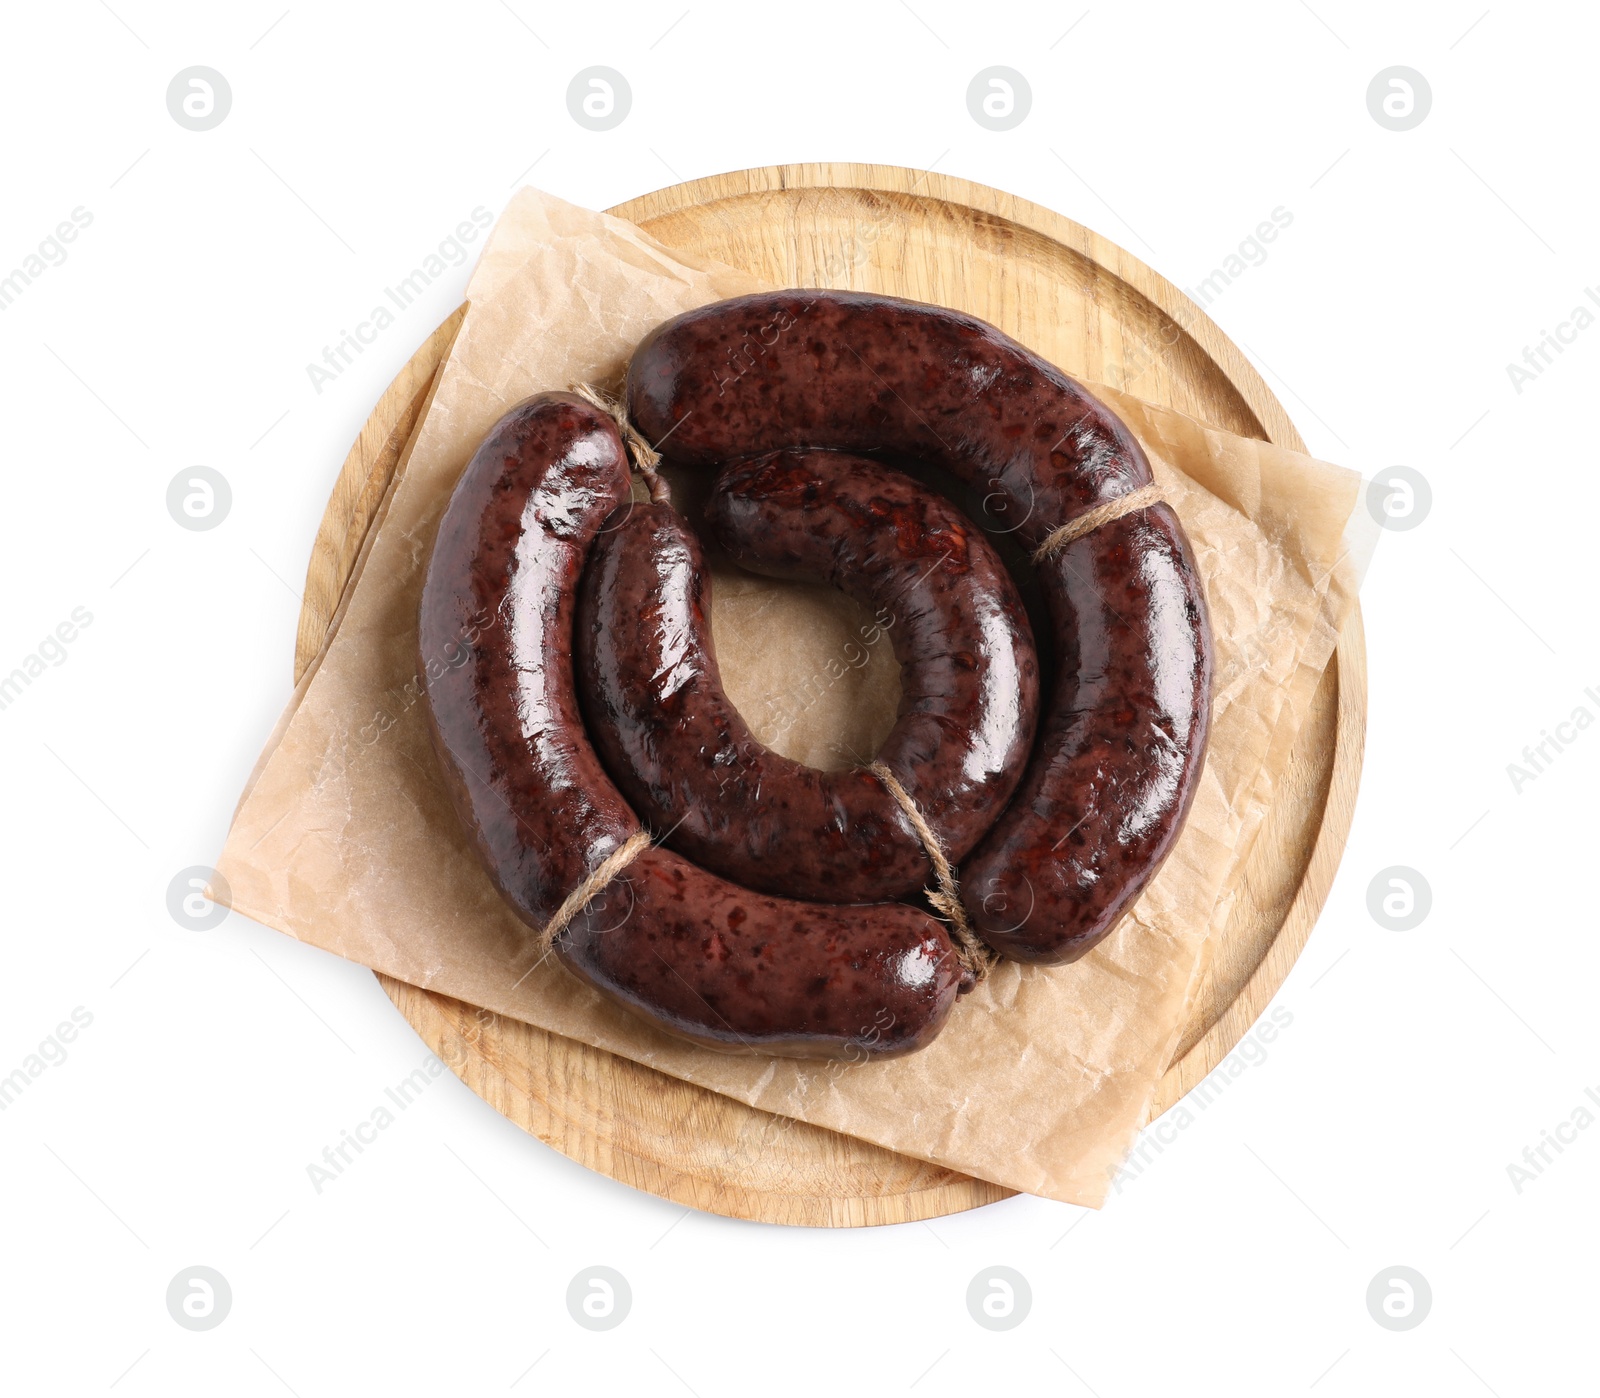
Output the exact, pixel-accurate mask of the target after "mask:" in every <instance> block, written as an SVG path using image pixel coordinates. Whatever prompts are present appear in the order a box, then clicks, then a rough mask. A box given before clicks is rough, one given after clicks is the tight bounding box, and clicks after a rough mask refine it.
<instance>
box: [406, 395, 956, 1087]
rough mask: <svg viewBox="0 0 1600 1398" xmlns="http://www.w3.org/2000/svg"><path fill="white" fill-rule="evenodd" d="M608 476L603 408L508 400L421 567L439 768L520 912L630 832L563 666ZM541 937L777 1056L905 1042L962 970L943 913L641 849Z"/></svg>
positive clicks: (880, 1051) (659, 1007)
mask: <svg viewBox="0 0 1600 1398" xmlns="http://www.w3.org/2000/svg"><path fill="white" fill-rule="evenodd" d="M628 492H629V482H628V467H627V460H626V457H625V455H624V451H623V446H622V442H621V440H620V438H619V437H618V435H617V431H616V426H615V424H614V423H613V422H612V421H611V419H610V418H609V417H606V416H605V415H604V414H602V413H600V412H598V411H597V410H596V409H594V408H593V407H591V406H590V405H589V404H588V403H586V402H585V401H584V400H582V399H581V398H578V397H576V396H574V395H571V394H565V393H547V394H541V395H539V396H538V397H535V398H531V399H528V400H527V401H526V402H524V403H521V404H519V405H518V406H517V407H515V408H513V409H512V410H511V411H510V412H508V413H507V414H506V415H505V416H504V417H503V418H501V420H500V421H499V422H498V423H497V424H496V425H495V427H494V428H493V429H492V430H491V431H490V433H489V435H488V436H487V437H486V438H485V439H484V441H483V443H482V445H481V446H480V447H479V448H478V450H477V452H476V453H475V454H474V456H473V458H472V460H471V461H470V462H469V463H468V465H467V468H466V471H465V473H464V474H463V476H462V478H461V480H460V482H459V483H458V485H457V487H456V490H455V493H454V494H453V495H452V497H451V500H450V503H449V506H448V507H447V509H446V511H445V514H444V518H443V520H442V521H441V523H440V526H439V531H438V534H437V537H436V540H435V543H434V547H433V553H432V556H431V558H430V560H429V563H428V571H427V576H426V579H425V582H424V586H423V595H422V611H421V618H420V626H419V648H420V658H421V662H422V665H421V673H422V674H423V676H424V683H425V692H426V694H427V699H428V712H429V716H430V721H431V724H432V727H433V735H434V740H435V745H436V747H437V749H438V753H439V757H440V760H441V766H442V767H443V769H444V772H445V776H446V782H447V785H448V787H449V790H450V792H451V796H452V798H453V800H454V802H455V804H456V807H457V810H458V812H459V813H460V815H461V818H462V820H463V822H464V823H465V825H466V828H467V829H468V830H469V831H470V832H471V834H472V837H473V839H474V842H475V844H476V846H477V849H478V852H479V854H480V856H481V858H482V860H483V863H484V865H485V867H486V868H487V869H488V871H489V874H490V877H491V878H492V879H493V880H494V882H495V884H496V885H497V887H498V888H499V889H500V891H501V893H502V894H503V895H504V896H505V898H506V899H507V901H508V902H509V903H510V905H511V906H512V908H513V909H515V911H516V912H517V914H518V915H519V916H520V917H521V918H522V920H523V921H524V922H526V923H527V924H528V925H529V926H530V927H533V928H535V929H541V928H543V927H544V926H545V925H546V924H547V923H548V922H549V921H550V919H551V917H552V916H553V915H554V913H555V912H556V910H557V908H558V907H559V906H560V905H561V903H562V901H563V900H564V899H565V898H566V896H567V895H568V894H569V893H570V892H571V891H572V890H573V889H575V888H577V887H579V886H580V884H582V882H583V881H584V879H585V878H586V877H587V876H588V874H589V873H590V872H591V871H592V870H594V869H596V868H597V867H598V866H599V865H600V864H601V862H602V861H603V860H604V859H605V858H606V857H607V856H608V855H610V854H611V853H613V852H614V851H616V850H617V849H618V848H619V847H620V846H621V845H623V844H625V843H626V842H627V841H628V840H629V839H631V838H632V837H633V836H634V835H635V834H636V833H637V832H638V831H639V829H640V825H639V822H638V819H637V818H636V817H635V815H634V813H633V812H632V811H631V810H630V809H629V808H628V805H627V803H626V802H625V801H624V800H623V799H622V796H621V794H620V793H619V792H618V791H617V789H616V787H615V786H614V785H613V784H612V783H611V781H610V779H609V778H608V777H607V776H606V774H605V771H604V769H603V768H602V767H601V765H600V761H599V759H598V757H597V756H596V755H595V752H594V749H593V747H592V746H591V745H590V743H589V740H588V737H587V735H586V734H585V732H584V730H583V726H582V722H581V715H580V711H579V707H578V702H577V696H576V693H575V691H574V688H573V680H572V624H573V605H574V598H575V593H576V587H577V581H578V577H579V574H580V572H581V570H582V567H583V563H584V559H585V557H586V555H587V553H588V551H589V547H590V544H591V542H592V541H593V539H594V537H595V535H596V533H597V532H598V530H599V529H600V527H601V523H602V521H603V520H604V519H605V518H606V516H607V515H608V514H610V513H611V512H612V511H613V510H614V509H615V508H616V506H617V505H618V504H620V503H621V502H622V501H623V500H625V499H626V498H627V496H628ZM554 949H555V952H556V955H557V956H558V957H559V958H560V959H561V961H562V962H563V963H564V964H565V965H566V966H568V967H569V968H570V969H571V970H572V971H574V972H575V973H576V974H577V975H579V976H581V977H582V978H584V979H585V980H587V981H588V982H589V983H590V984H592V985H593V986H595V987H596V988H597V989H598V990H600V991H602V992H603V993H605V994H606V995H608V996H610V997H611V998H613V999H615V1000H617V1001H619V1002H621V1003H622V1004H624V1005H626V1006H627V1007H628V1008H630V1009H631V1010H633V1011H634V1012H635V1013H637V1014H639V1015H640V1016H642V1017H643V1018H645V1019H647V1020H649V1021H650V1022H651V1023H653V1024H655V1025H656V1026H657V1027H659V1028H661V1029H664V1030H667V1031H669V1032H671V1033H674V1034H677V1035H680V1036H682V1037H684V1038H687V1039H690V1040H692V1041H694V1042H696V1043H699V1044H703V1045H705V1046H707V1047H710V1048H716V1049H722V1050H727V1051H733V1052H740V1051H748V1052H761V1053H772V1054H781V1055H788V1056H795V1057H888V1056H892V1055H894V1054H899V1053H906V1052H910V1051H911V1050H913V1049H916V1048H920V1047H921V1046H922V1045H923V1044H925V1043H927V1042H929V1041H930V1040H931V1039H932V1038H933V1037H934V1036H935V1035H936V1034H937V1033H938V1032H939V1029H940V1028H941V1027H942V1026H943V1024H944V1021H945V1019H946V1018H947V1017H948V1015H949V1012H950V1007H951V1005H952V1004H953V1002H954V1000H955V997H956V994H957V993H958V990H959V989H960V988H961V986H962V984H963V982H964V977H963V973H962V972H961V970H960V968H959V967H958V965H957V962H956V959H955V957H954V955H953V953H952V950H951V946H950V941H949V938H948V936H947V935H946V934H945V932H944V929H943V928H942V927H941V926H940V924H939V923H938V922H936V921H935V920H934V919H932V918H931V917H929V916H927V915H926V914H924V913H922V912H920V911H918V910H917V909H914V908H909V907H901V906H899V905H892V904H891V905H886V906H881V907H877V906H875V907H854V908H839V907H833V906H825V905H819V904H812V903H801V902H795V901H791V900H787V899H779V898H771V897H768V896H766V895H763V894H760V893H755V892H751V891H749V890H746V889H741V888H737V887H734V886H733V885H731V884H729V883H726V882H725V881H723V880H721V879H719V878H717V877H715V876H714V875H712V874H709V873H706V872H705V871H703V870H701V869H698V868H696V867H695V866H694V865H692V864H690V863H688V862H687V861H686V860H684V859H683V858H681V857H680V856H678V855H676V854H673V853H672V852H670V851H668V850H663V849H658V848H654V847H651V848H647V849H645V850H644V852H643V853H641V854H640V855H639V856H638V857H637V858H636V859H635V860H634V861H633V862H632V863H631V864H630V865H629V866H628V867H627V868H626V869H625V870H624V871H623V872H622V873H621V874H619V875H618V876H617V877H616V878H614V879H613V880H611V882H610V883H608V884H607V885H606V886H605V887H604V888H603V889H602V890H601V891H600V892H599V893H598V894H597V895H596V896H595V897H594V898H593V899H591V901H590V902H589V903H588V905H587V906H586V907H584V908H583V909H582V910H580V911H579V913H578V914H577V915H576V916H575V917H574V918H573V919H572V920H571V921H570V922H569V923H568V924H567V926H566V927H565V929H563V931H562V932H561V934H560V935H559V936H558V937H557V939H556V942H555V948H554ZM522 973H525V968H523V967H508V968H507V975H508V979H513V978H514V977H515V976H516V975H518V974H522Z"/></svg>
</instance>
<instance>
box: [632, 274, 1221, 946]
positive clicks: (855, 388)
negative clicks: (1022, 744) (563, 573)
mask: <svg viewBox="0 0 1600 1398" xmlns="http://www.w3.org/2000/svg"><path fill="white" fill-rule="evenodd" d="M625 401H626V409H627V415H628V418H629V419H630V420H631V423H632V425H633V427H634V428H635V429H637V430H638V431H639V432H640V433H642V434H643V435H644V436H645V437H646V438H647V439H648V440H649V441H652V442H654V443H655V444H656V446H657V447H658V448H661V449H663V450H664V451H665V452H666V454H667V455H668V457H669V458H670V460H671V461H673V462H675V463H678V464H680V465H689V466H696V465H697V466H706V467H720V466H721V465H723V463H725V462H729V461H734V460H737V459H739V458H743V457H748V456H754V455H758V454H762V453H767V452H772V451H781V450H793V449H806V448H815V449H822V450H832V451H845V452H858V453H862V454H866V455H871V454H873V453H880V454H881V453H889V452H892V453H905V454H910V455H912V456H915V457H919V458H921V459H924V460H928V461H932V462H934V463H937V464H938V465H941V466H943V467H945V468H946V469H947V470H949V471H951V472H953V473H954V474H955V475H956V476H958V477H959V478H961V479H962V480H964V481H965V482H967V483H968V484H969V485H970V486H972V487H974V488H975V489H977V490H979V491H982V492H985V511H986V512H987V513H988V514H989V515H990V516H991V522H992V523H993V525H994V527H995V528H996V529H999V530H1003V531H1005V532H1010V533H1012V534H1014V535H1015V536H1016V537H1017V538H1018V539H1019V540H1020V541H1021V542H1022V543H1023V544H1024V545H1025V546H1026V547H1028V548H1029V549H1031V550H1033V551H1034V557H1035V561H1036V567H1037V572H1038V577H1039V581H1040V583H1041V585H1042V588H1043V591H1044V595H1045V599H1046V602H1047V605H1048V609H1049V613H1050V619H1051V623H1052V628H1053V631H1054V638H1053V639H1054V642H1055V659H1056V673H1055V680H1054V687H1053V691H1052V694H1051V699H1050V705H1049V711H1048V712H1047V714H1046V716H1045V720H1044V723H1043V726H1042V731H1041V733H1040V735H1039V739H1038V742H1037V744H1036V746H1035V749H1034V753H1033V757H1032V760H1031V762H1030V763H1029V765H1028V768H1027V770H1026V772H1025V773H1024V775H1023V778H1022V782H1021V785H1020V786H1019V787H1018V789H1017V791H1016V794H1015V796H1014V797H1013V798H1012V800H1011V803H1010V805H1009V806H1008V807H1007V809H1006V810H1005V812H1004V814H1003V815H1002V816H1001V817H1000V819H999V821H998V823H997V824H996V825H995V826H994V827H993V828H992V829H991V830H990V831H989V833H988V834H987V835H986V836H985V837H984V838H983V839H982V840H981V841H980V842H979V844H978V846H977V848H976V849H975V850H974V851H973V852H972V854H971V855H970V856H969V857H968V858H967V859H966V860H965V861H964V864H963V868H962V875H963V888H962V898H963V902H964V904H965V907H966V910H967V913H968V915H969V917H970V918H971V920H972V922H973V924H974V925H975V926H976V927H977V928H978V929H979V931H980V932H981V933H982V934H983V936H984V938H985V940H986V941H988V942H989V944H990V945H991V946H993V947H994V948H995V949H996V950H998V951H1000V952H1002V953H1003V954H1005V955H1007V956H1010V957H1013V958H1015V959H1017V960H1021V961H1030V962H1046V963H1054V962H1064V961H1071V960H1074V959H1076V958H1077V957H1079V956H1081V955H1083V953H1084V952H1086V951H1087V950H1088V949H1089V948H1091V947H1092V946H1094V945H1095V944H1096V943H1097V942H1098V941H1099V940H1100V939H1101V938H1102V937H1104V936H1105V935H1106V933H1107V932H1109V931H1110V929H1111V928H1112V927H1113V926H1114V925H1115V923H1116V921H1117V920H1118V918H1119V917H1121V915H1122V913H1123V912H1124V911H1126V909H1127V908H1128V907H1129V906H1130V905H1131V904H1132V902H1133V901H1134V899H1136V898H1137V897H1138V895H1139V893H1140V892H1141V891H1142V890H1143V888H1144V886H1145V885H1146V884H1147V883H1148V882H1149V880H1150V878H1151V877H1152V876H1153V875H1154V873H1155V871H1156V870H1157V869H1158V868H1159V867H1160V865H1161V863H1162V861H1163V860H1164V859H1165V858H1166V856H1167V854H1168V853H1169V851H1170V850H1171V848H1172V845H1173V843H1174V841H1175V840H1176V838H1177V834H1178V831H1179V829H1180V828H1181V826H1182V823H1183V818H1184V816H1185V815H1186V814H1187V811H1188V808H1189V805H1190V802H1191V801H1192V800H1193V797H1194V793H1195V789H1196V787H1197V785H1198V781H1199V776H1200V772H1201V768H1202V766H1203V763H1204V757H1205V748H1206V740H1207V737H1208V734H1209V728H1210V693H1211V677H1212V651H1211V638H1210V630H1209V625H1208V622H1207V617H1206V607H1205V597H1204V592H1203V589H1202V587H1201V583H1200V577H1199V572H1198V569H1197V568H1196V565H1195V560H1194V556H1193V552H1192V550H1191V549H1190V546H1189V542H1188V539H1187V538H1186V537H1185V535H1184V532H1183V529H1182V526H1181V525H1180V524H1179V523H1178V519H1177V516H1176V515H1175V514H1174V513H1173V512H1172V510H1171V509H1170V508H1169V507H1168V506H1166V505H1162V504H1155V503H1150V500H1151V494H1152V492H1151V490H1150V487H1151V485H1152V481H1151V475H1150V466H1149V463H1148V461H1147V460H1146V459H1145V456H1144V453H1143V451H1142V450H1141V449H1140V447H1139V444H1138V443H1137V442H1136V441H1135V440H1134V438H1133V437H1132V435H1131V434H1130V433H1129V432H1128V430H1127V428H1126V427H1124V426H1123V424H1122V423H1121V422H1120V421H1119V420H1118V419H1117V418H1116V416H1115V415H1114V414H1113V413H1111V412H1110V411H1109V410H1108V409H1107V408H1106V407H1105V406H1104V405H1103V404H1101V403H1100V402H1099V401H1098V400H1096V399H1095V398H1093V397H1092V396H1091V395H1090V394H1088V393H1087V392H1086V391H1085V390H1084V389H1083V388H1082V387H1081V386H1080V385H1078V384H1077V383H1075V382H1074V381H1073V380H1071V379H1069V378H1068V377H1067V376H1066V375H1065V374H1063V373H1061V372H1060V370H1058V369H1056V368H1055V367H1054V366H1052V365H1050V364H1048V363H1047V362H1045V361H1044V360H1042V359H1041V358H1039V357H1038V356H1037V355H1035V354H1033V353H1032V352H1031V351H1029V350H1028V349H1026V348H1024V347H1023V346H1022V345H1020V344H1018V343H1017V342H1016V341H1014V340H1012V339H1010V338H1009V337H1008V336H1006V335H1003V334H1002V333H1001V332H1000V331H998V330H996V329H995V328H994V327H993V326H991V325H988V324H986V323H985V322H983V321H981V320H978V319H976V318H975V317H972V316H968V315H963V314H961V313H959V312H955V311H949V310H945V309H942V308H939V307H933V306H927V305H923V304H921V303H918V302H913V301H903V300H899V299H897V298H894V297H886V296H876V295H871V294H866V293H861V292H848V291H824V290H796V291H780V292H769V293H760V294H757V295H753V296H743V297H738V298H735V299H734V300H731V301H722V302H718V303H715V304H713V305H710V306H704V307H701V308H699V309H698V310H694V311H690V312H688V313H686V314H684V315H681V316H678V317H676V318H675V319H673V320H670V321H668V322H667V323H666V324H664V325H662V326H660V327H659V328H658V329H657V330H655V331H654V332H653V333H652V334H651V335H650V336H648V337H647V338H646V339H645V341H644V342H643V343H642V344H641V345H640V346H639V348H638V350H637V351H636V352H635V354H634V357H633V360H632V362H631V363H630V365H629V368H628V379H627V387H626V393H625ZM1091 526H1092V527H1091Z"/></svg>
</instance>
